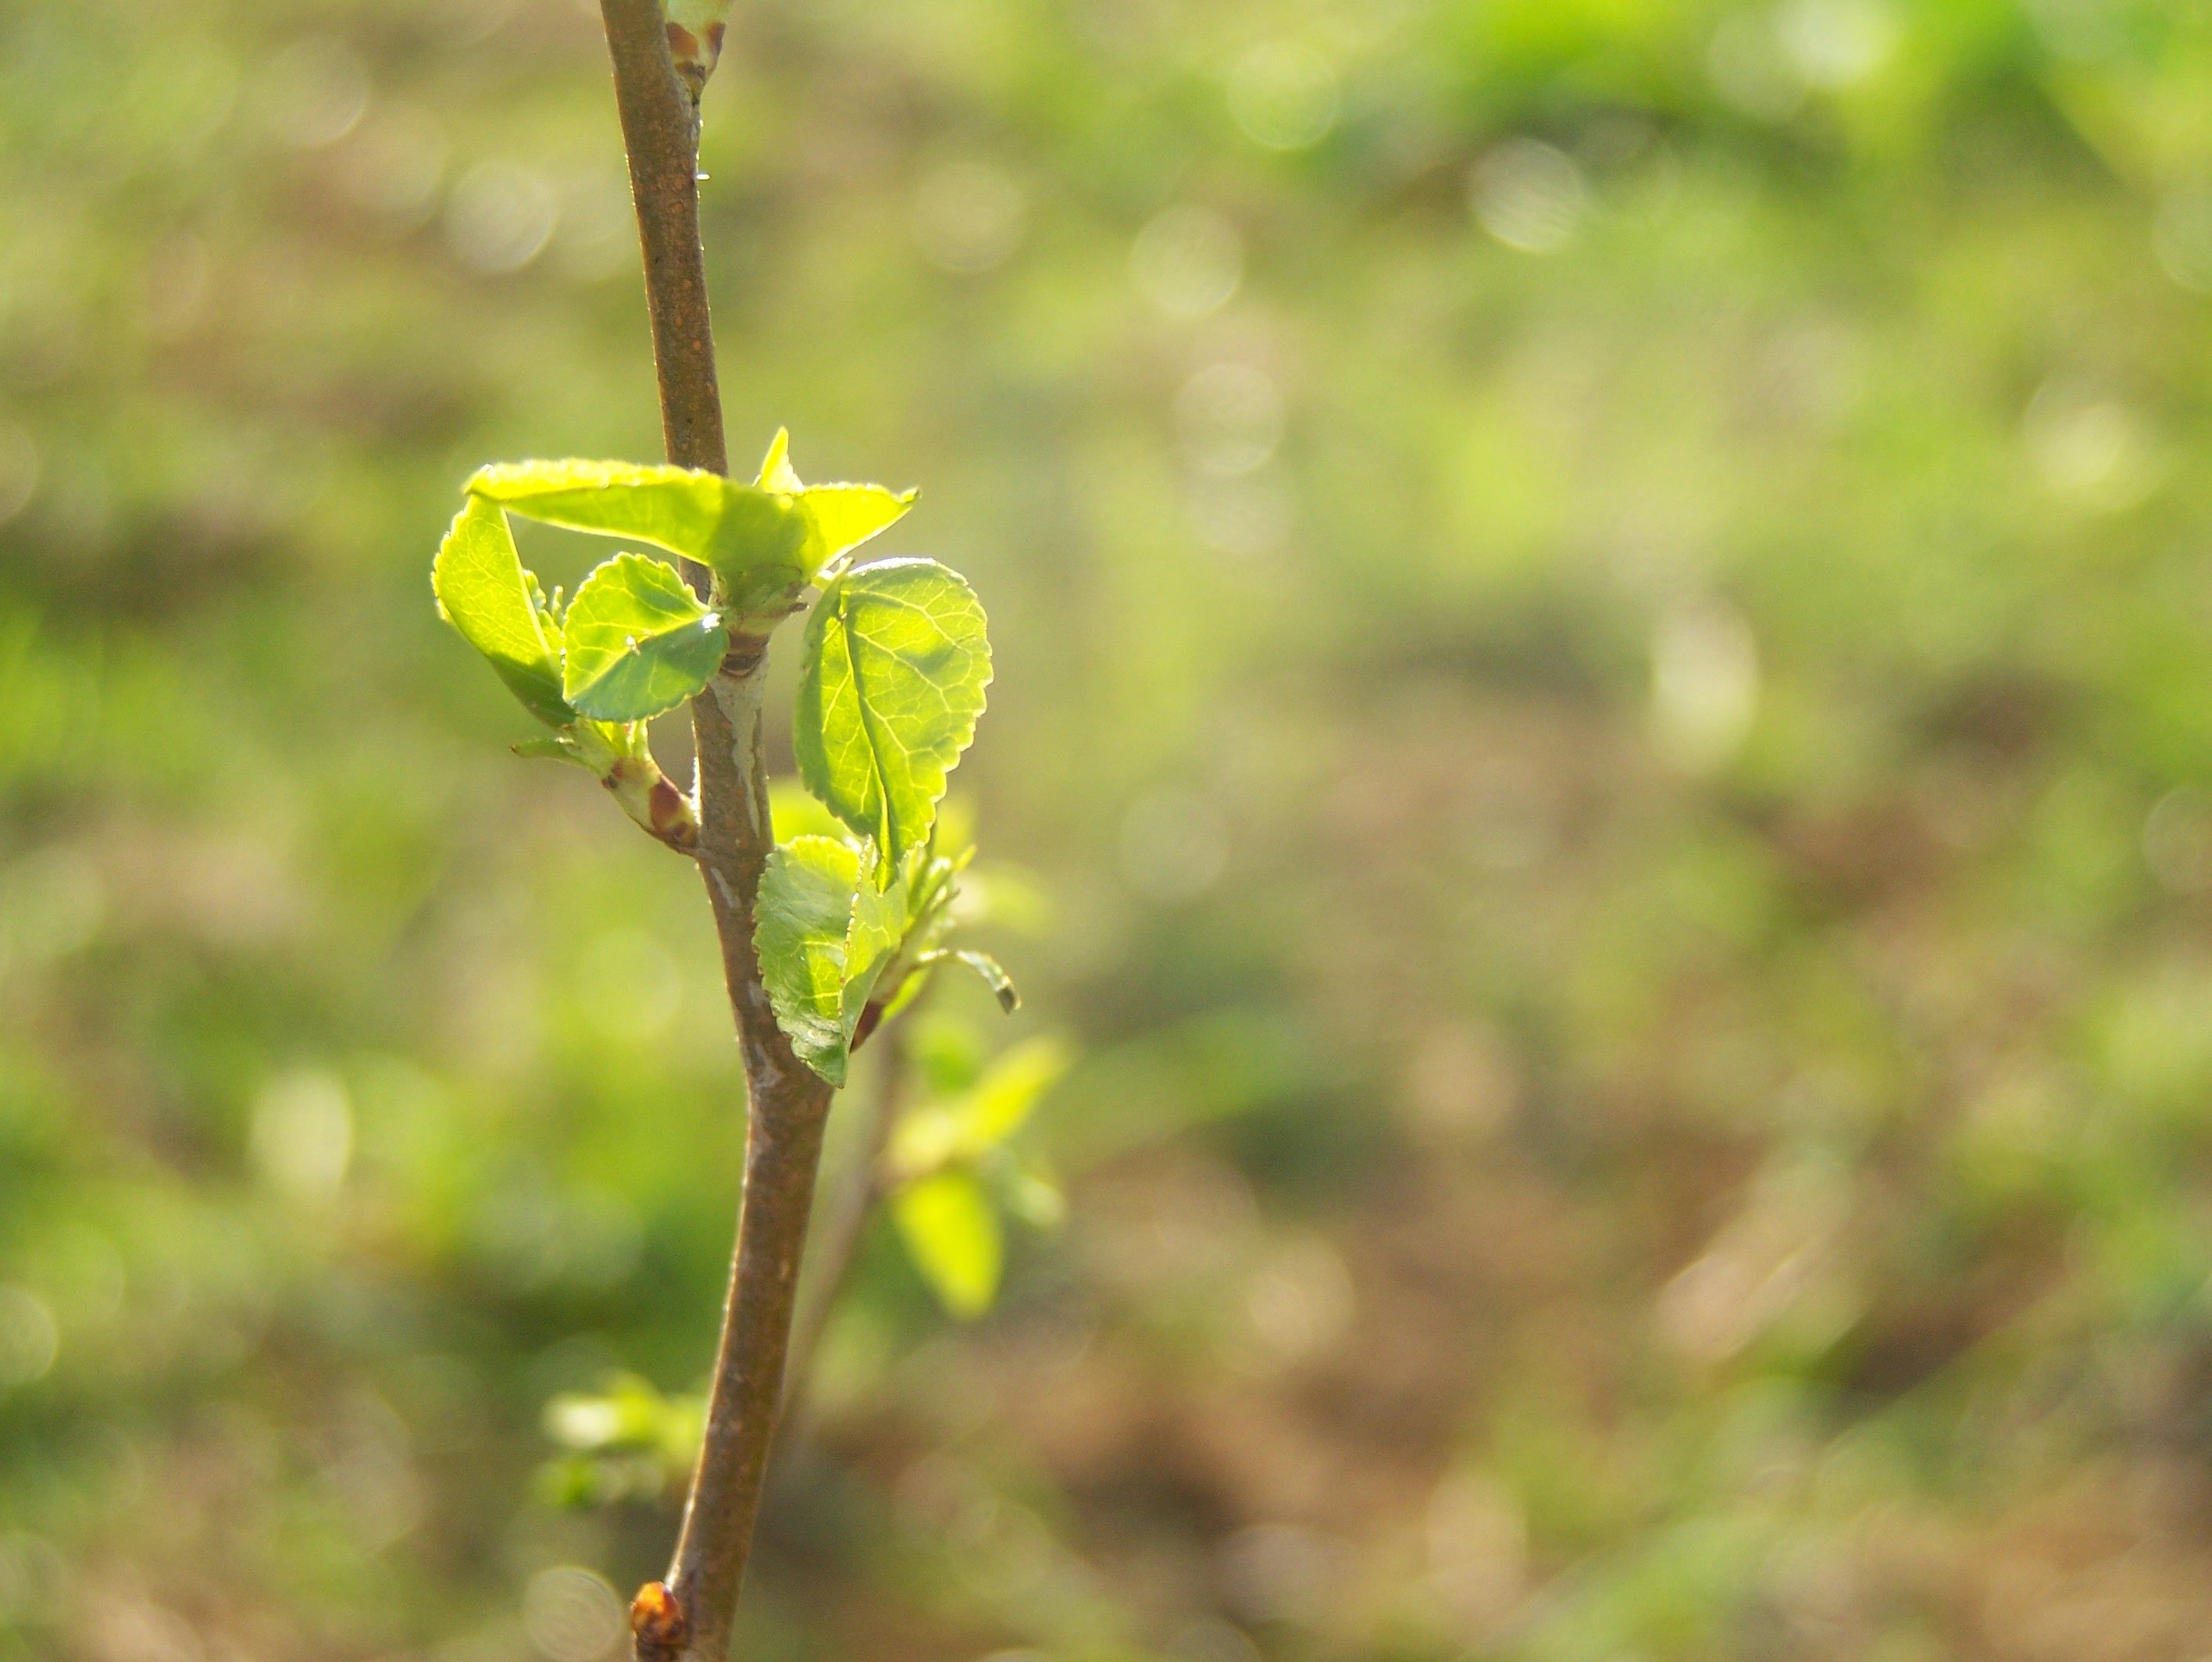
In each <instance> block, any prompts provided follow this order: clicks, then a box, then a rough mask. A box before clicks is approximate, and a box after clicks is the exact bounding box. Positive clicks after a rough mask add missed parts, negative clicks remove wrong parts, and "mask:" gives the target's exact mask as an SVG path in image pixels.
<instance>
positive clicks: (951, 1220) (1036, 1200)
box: [883, 1038, 1071, 1317]
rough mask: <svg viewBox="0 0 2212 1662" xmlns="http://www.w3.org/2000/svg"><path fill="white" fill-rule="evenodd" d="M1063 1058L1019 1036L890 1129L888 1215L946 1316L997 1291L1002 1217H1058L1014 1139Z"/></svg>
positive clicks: (1045, 1222) (1043, 1181) (1048, 1188)
mask: <svg viewBox="0 0 2212 1662" xmlns="http://www.w3.org/2000/svg"><path fill="white" fill-rule="evenodd" d="M1070 1059H1071V1058H1070V1054H1069V1052H1068V1049H1067V1046H1066V1044H1065V1042H1064V1041H1062V1040H1058V1039H1054V1038H1042V1039H1031V1040H1024V1041H1023V1042H1022V1043H1020V1044H1018V1045H1015V1046H1012V1048H1011V1049H1009V1050H1007V1051H1006V1052H1004V1053H1003V1054H1002V1055H1000V1057H998V1058H996V1059H995V1060H994V1061H993V1062H991V1063H990V1064H989V1065H987V1066H985V1067H983V1068H981V1070H980V1071H974V1072H972V1073H969V1074H968V1075H967V1076H966V1077H964V1078H963V1082H962V1083H961V1084H960V1085H959V1086H958V1087H957V1089H953V1090H951V1091H950V1092H948V1093H947V1094H946V1095H944V1096H943V1097H941V1098H940V1099H939V1100H938V1101H933V1102H931V1103H929V1104H927V1106H925V1107H919V1108H916V1109H915V1111H913V1112H912V1113H908V1114H907V1115H905V1116H904V1117H903V1118H902V1119H900V1121H899V1122H898V1125H897V1126H896V1129H895V1130H894V1131H893V1134H892V1137H891V1141H890V1148H889V1149H888V1150H887V1151H886V1153H885V1156H884V1168H885V1169H884V1174H883V1176H884V1183H885V1185H886V1186H887V1188H888V1189H889V1191H890V1211H891V1221H892V1222H893V1223H894V1224H895V1225H896V1228H897V1230H898V1234H899V1238H900V1240H902V1242H903V1243H904V1245H905V1246H906V1249H907V1254H908V1257H909V1258H911V1259H913V1261H914V1265H915V1269H916V1270H918V1271H920V1272H921V1277H922V1279H923V1280H924V1281H926V1282H927V1283H929V1288H930V1290H931V1291H932V1292H933V1293H934V1294H936V1295H937V1298H938V1301H939V1303H941V1304H942V1305H944V1307H945V1309H946V1310H947V1311H949V1312H951V1313H952V1314H953V1315H956V1316H961V1317H972V1316H977V1315H981V1313H983V1312H984V1311H986V1310H987V1309H989V1308H990V1307H991V1304H992V1301H994V1299H995V1298H996V1297H997V1296H998V1290H999V1277H1000V1268H1001V1265H1002V1264H1003V1262H1004V1259H1005V1255H1006V1247H1005V1231H1004V1227H1003V1225H1002V1223H1001V1221H1000V1220H1001V1218H1002V1217H1004V1216H1012V1217H1015V1218H1018V1219H1020V1220H1021V1221H1023V1222H1028V1223H1030V1224H1032V1225H1035V1226H1037V1227H1039V1228H1052V1227H1054V1226H1055V1225H1057V1224H1058V1223H1059V1222H1060V1217H1061V1214H1062V1212H1063V1210H1064V1204H1063V1202H1062V1200H1061V1198H1060V1187H1059V1185H1058V1184H1057V1183H1056V1182H1055V1181H1054V1179H1053V1178H1052V1176H1051V1174H1050V1173H1049V1172H1048V1171H1047V1170H1046V1169H1045V1168H1043V1167H1042V1166H1040V1165H1039V1164H1037V1163H1036V1160H1035V1159H1034V1157H1032V1156H1029V1155H1028V1154H1026V1153H1025V1152H1024V1151H1023V1150H1021V1149H1019V1147H1018V1144H1017V1143H1016V1138H1017V1137H1018V1133H1019V1132H1020V1131H1022V1129H1023V1127H1024V1125H1027V1124H1028V1123H1029V1119H1030V1114H1031V1113H1032V1112H1033V1111H1034V1110H1035V1108H1036V1105H1037V1102H1038V1101H1039V1100H1040V1099H1041V1098H1042V1097H1043V1096H1044V1095H1045V1094H1046V1093H1047V1092H1048V1091H1049V1090H1050V1089H1052V1088H1053V1087H1054V1085H1055V1084H1057V1083H1059V1082H1060V1077H1061V1076H1062V1075H1064V1074H1065V1073H1066V1071H1067V1068H1068V1065H1069V1061H1070Z"/></svg>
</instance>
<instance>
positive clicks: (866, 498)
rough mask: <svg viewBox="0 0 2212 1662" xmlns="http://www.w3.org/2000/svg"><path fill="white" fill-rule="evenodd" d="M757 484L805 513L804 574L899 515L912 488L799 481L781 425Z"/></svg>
mask: <svg viewBox="0 0 2212 1662" xmlns="http://www.w3.org/2000/svg"><path fill="white" fill-rule="evenodd" d="M760 485H761V488H762V489H763V490H768V491H774V492H776V493H778V494H781V495H784V496H787V497H790V498H792V499H793V500H796V501H797V503H798V504H799V511H800V512H801V513H804V514H805V516H806V521H807V551H806V569H807V574H808V576H810V577H812V576H815V575H817V574H818V573H820V572H821V571H822V570H823V567H826V566H828V565H829V562H830V561H833V560H836V559H837V558H838V557H840V556H841V555H846V554H849V553H851V552H852V551H853V550H854V549H856V548H858V547H860V544H861V543H865V542H866V541H867V540H868V539H869V538H870V537H874V536H877V535H878V534H879V533H880V532H882V531H885V530H886V529H888V528H889V527H890V526H891V525H895V524H896V523H897V522H898V521H899V520H900V519H903V518H905V516H906V513H907V510H908V509H909V508H911V507H912V506H914V504H915V496H916V494H917V493H915V492H914V491H911V490H903V491H896V490H890V489H887V488H884V486H882V485H852V484H828V485H809V484H804V483H802V482H800V481H799V475H798V474H797V473H796V472H794V471H793V469H792V465H791V434H790V433H789V432H788V431H787V429H784V428H778V429H777V430H776V435H775V439H774V440H772V441H770V443H769V447H768V454H767V456H766V457H764V458H763V459H762V461H761V470H760Z"/></svg>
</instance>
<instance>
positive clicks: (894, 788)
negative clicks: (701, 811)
mask: <svg viewBox="0 0 2212 1662" xmlns="http://www.w3.org/2000/svg"><path fill="white" fill-rule="evenodd" d="M914 500H915V492H913V491H911V490H908V491H903V492H900V491H893V490H890V489H887V488H884V487H883V486H881V485H865V484H825V485H808V484H806V483H805V482H802V481H801V480H800V479H799V476H798V475H797V473H796V472H795V471H794V470H793V468H792V465H791V462H790V456H789V445H788V440H787V435H786V434H781V433H779V434H777V435H776V437H775V442H774V443H773V444H771V445H770V446H769V452H768V455H767V457H766V458H765V459H764V460H763V463H762V465H761V470H760V474H759V476H758V477H757V480H755V481H754V482H750V483H743V482H736V481H732V480H730V479H726V478H724V477H722V476H720V475H719V474H714V473H707V472H702V471H698V470H692V469H688V468H678V467H660V466H641V465H637V464H630V463H626V462H591V461H561V462H522V463H516V464H503V465H500V466H495V467H487V468H483V469H482V470H479V471H478V472H477V474H476V475H475V476H474V477H472V478H471V480H470V481H469V482H468V488H467V500H466V502H465V506H463V508H462V510H461V512H460V513H459V516H458V517H457V518H456V519H454V521H453V528H452V530H451V531H448V532H447V537H446V540H445V543H444V544H443V545H442V546H441V548H440V549H439V551H438V556H437V559H436V561H435V564H434V565H433V567H432V585H433V587H434V589H435V592H436V595H437V597H438V604H439V606H440V609H441V610H442V612H443V613H444V615H445V616H447V619H449V620H450V621H451V622H453V626H454V627H455V628H457V629H459V631H460V633H461V634H462V635H463V637H464V638H465V639H466V640H468V642H469V643H470V645H471V646H475V647H476V648H477V651H478V652H481V653H482V654H483V656H484V658H485V659H486V660H487V661H488V662H489V664H490V665H491V667H492V669H493V670H495V672H496V673H497V674H498V676H499V677H500V679H501V681H502V682H505V683H506V685H507V688H508V689H509V690H510V691H511V692H513V694H514V695H515V697H516V698H517V699H519V700H520V701H521V703H522V705H523V707H525V708H526V709H527V710H528V711H529V712H530V713H532V715H533V716H536V717H537V718H538V719H539V720H540V721H542V722H544V724H545V725H546V726H548V727H549V728H550V729H551V730H552V731H551V734H550V736H549V737H544V738H542V739H539V740H538V741H536V742H534V743H532V744H529V745H527V746H524V747H518V748H520V749H525V750H526V753H527V754H531V755H550V756H555V757H558V758H561V759H562V760H566V761H574V762H577V763H580V765H582V766H584V767H588V768H590V769H591V770H592V772H593V773H595V774H597V775H598V776H599V778H600V779H602V781H603V782H605V784H606V786H608V788H609V789H610V791H611V792H613V793H614V794H615V796H616V798H617V800H618V801H619V802H621V804H622V805H623V809H624V810H625V811H627V812H629V814H630V815H631V816H632V817H633V818H635V819H637V820H638V821H639V822H640V823H641V824H643V825H645V826H646V828H647V829H648V830H651V831H653V834H655V835H657V836H659V837H661V839H662V840H664V841H666V842H669V843H671V845H672V846H677V847H678V848H684V849H687V850H689V849H690V848H691V847H693V846H696V842H697V835H698V833H697V808H696V803H694V802H692V801H691V800H690V798H689V796H688V795H686V794H685V793H683V792H678V791H677V790H676V789H675V788H674V787H673V786H671V785H669V784H668V783H667V781H666V780H665V779H663V778H662V777H661V775H660V773H659V768H658V767H655V766H654V765H653V761H652V757H651V755H650V752H649V750H648V749H647V743H646V736H645V723H646V722H647V721H648V720H650V719H652V718H653V717H654V716H656V715H659V714H660V713H663V712H665V711H667V710H670V709H673V708H674V707H676V706H678V704H681V703H683V702H684V701H686V700H687V699H690V698H691V697H693V696H695V695H697V694H698V693H700V692H701V691H702V689H703V688H706V686H707V685H708V682H710V681H711V680H713V678H714V676H715V675H716V674H717V673H718V672H720V670H721V669H722V668H723V665H724V662H725V659H726V656H727V655H728V653H729V651H730V648H731V646H732V640H734V639H745V640H757V639H759V638H762V637H764V636H766V635H767V634H769V633H770V632H771V631H773V630H774V629H775V627H776V625H777V624H778V623H780V622H782V621H783V620H784V619H786V618H787V617H789V616H793V614H794V613H797V612H799V611H800V610H807V613H808V615H807V618H806V622H805V639H804V644H803V649H802V656H801V660H800V666H799V696H798V701H797V705H796V714H795V721H794V730H793V752H794V754H795V755H796V757H797V759H798V763H799V777H800V779H801V780H802V781H803V782H804V783H805V786H806V788H807V790H808V791H809V792H811V793H812V794H813V795H814V797H815V798H817V799H818V800H819V801H820V803H821V804H823V807H824V808H825V809H827V810H828V811H829V815H830V816H831V817H832V820H833V822H835V824H836V828H837V830H838V834H836V835H834V836H827V837H824V836H817V835H810V836H801V837H795V838H793V839H792V840H789V841H787V842H786V843H784V844H782V845H781V846H779V847H778V848H777V849H776V850H775V852H774V854H773V855H772V856H771V857H770V858H769V861H768V864H767V868H766V870H765V871H764V872H763V877H762V881H761V888H760V894H759V897H758V902H757V935H756V945H757V949H758V950H759V954H760V961H761V972H762V977H763V981H764V982H765V984H766V986H767V988H768V991H769V998H770V1002H771V1003H772V1004H774V1006H775V1013H776V1019H777V1022H778V1023H779V1024H780V1025H781V1027H782V1028H783V1030H784V1032H785V1033H786V1034H787V1035H788V1037H789V1038H790V1040H791V1042H792V1046H793V1050H794V1051H795V1052H796V1053H797V1054H798V1055H799V1057H801V1058H803V1059H804V1060H805V1062H806V1063H807V1065H809V1066H811V1067H812V1068H813V1069H814V1070H815V1071H817V1073H819V1074H820V1075H821V1076H822V1077H823V1078H824V1079H826V1080H828V1081H829V1083H832V1084H842V1083H844V1079H845V1073H846V1067H847V1061H848V1057H849V1055H850V1053H851V1051H852V1049H853V1048H854V1046H855V1045H857V1044H859V1043H860V1041H861V1040H864V1039H865V1038H866V1035H867V1033H868V1032H869V1030H870V1029H871V1028H872V1025H873V1024H874V1023H875V1022H878V1021H880V1020H881V1019H882V1017H883V1016H884V1013H885V1012H886V1011H887V1010H888V1009H889V1008H890V1006H891V1005H892V1004H895V1003H896V1001H898V1000H899V999H900V998H902V997H904V998H911V997H912V996H913V994H914V993H915V992H916V991H918V988H919V986H920V985H921V980H923V979H924V978H925V977H926V976H927V973H928V972H929V971H930V970H931V969H932V968H933V967H935V966H936V965H938V964H939V963H943V962H949V961H957V962H959V963H961V964H963V965H965V966H966V967H969V968H971V969H973V970H975V972H976V973H977V974H980V975H981V976H982V977H983V979H984V980H985V981H986V982H987V984H988V985H989V986H990V987H991V989H992V991H993V992H994V993H995V994H996V995H997V996H998V998H999V999H1000V1003H1001V1004H1003V1005H1005V1006H1006V1008H1007V1009H1009V1010H1011V1009H1012V1008H1013V1006H1014V1004H1015V1003H1016V1002H1018V1001H1017V998H1016V995H1015V993H1014V992H1013V988H1012V984H1011V983H1010V982H1009V981H1008V980H1007V979H1006V973H1005V972H1004V971H1003V970H1001V969H1000V967H999V966H998V965H997V964H996V963H995V962H994V961H991V960H990V959H988V958H987V957H985V956H983V955H981V954H978V953H974V952H969V951H965V950H961V949H953V948H951V947H949V946H948V945H947V943H946V938H945V937H946V935H947V933H948V931H950V929H951V901H952V899H953V897H954V895H955V893H956V892H957V880H958V877H959V875H960V872H961V870H962V869H963V867H964V866H965V864H967V860H968V858H969V853H970V852H972V851H970V850H966V849H961V850H954V851H947V852H940V851H939V847H938V837H937V810H938V804H939V801H940V800H941V799H942V798H943V797H944V795H945V785H946V780H947V777H948V775H949V774H950V773H951V771H952V769H953V768H954V767H956V766H957V764H958V762H959V760H960V757H961V755H962V753H963V752H964V751H965V750H966V749H967V748H968V746H969V743H971V742H972V741H973V740H974V738H975V724H976V720H977V719H978V718H979V717H980V716H981V714H982V712H983V704H984V693H985V689H986V688H987V687H988V686H989V684H990V680H991V649H990V642H989V640H988V638H987V633H986V624H985V619H984V616H983V608H982V605H981V602H980V601H978V600H977V598H976V597H975V591H974V590H972V589H971V588H969V585H968V584H967V581H966V580H965V579H963V578H962V577H961V576H960V575H959V574H958V573H955V572H952V571H950V570H948V569H947V568H946V567H944V566H941V565H939V563H938V562H937V561H933V560H923V559H914V558H897V559H885V560H878V561H872V562H869V563H866V564H859V563H854V560H853V558H852V556H853V554H854V550H855V549H858V548H860V545H861V544H863V543H866V542H867V541H869V540H870V539H871V538H872V537H876V536H877V535H878V534H879V533H881V532H882V531H884V530H886V529H887V528H889V527H890V525H893V524H895V523H896V521H897V520H899V519H901V518H902V517H903V516H904V515H905V513H907V511H908V509H909V508H910V507H911V506H913V504H914ZM511 514H512V515H520V516H521V517H523V518H525V519H534V520H538V521H542V522H543V523H544V524H547V525H558V526H562V527H565V528H566V529H568V530H571V531H586V532H591V533H594V534H597V535H599V536H605V537H620V538H623V539H624V540H626V541H630V542H635V543H643V544H646V545H647V546H649V547H652V548H655V549H661V550H663V551H664V552H665V553H669V554H672V555H678V556H679V557H681V558H684V559H688V560H691V561H696V563H697V564H698V565H699V566H701V567H703V568H704V569H705V570H706V572H707V573H708V575H709V578H710V579H711V580H710V586H709V590H708V597H707V598H706V599H705V600H702V599H701V598H700V597H698V596H697V595H696V594H695V593H694V592H693V591H692V589H691V587H690V585H688V584H687V583H686V582H685V581H684V577H683V576H682V575H681V574H680V573H678V571H677V569H676V568H675V567H672V566H671V565H670V564H669V563H668V562H667V561H665V560H659V559H656V558H653V557H652V556H650V555H642V554H637V553H632V552H628V551H624V552H622V553H617V555H614V556H613V557H612V558H611V559H610V560H608V561H605V563H604V564H602V565H600V566H599V567H597V568H596V569H594V570H593V571H592V573H591V574H590V575H589V576H587V577H586V579H584V581H583V582H582V584H581V585H579V586H578V588H577V590H576V592H575V595H574V597H573V598H571V599H569V600H568V601H567V602H566V603H565V604H564V603H563V602H562V597H561V596H560V594H559V592H558V591H556V592H555V593H554V594H553V596H552V597H550V598H549V597H547V596H546V595H545V593H544V590H543V588H542V586H541V585H539V583H538V579H537V578H536V577H535V576H534V575H533V574H532V573H530V572H529V571H528V570H526V568H525V567H523V565H522V561H521V558H520V554H519V553H518V551H517V549H516V547H515V543H514V537H513V530H512V528H511V526H510V525H509V523H508V516H509V515H511ZM810 597H811V610H810V609H809V605H808V603H809V599H810Z"/></svg>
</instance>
